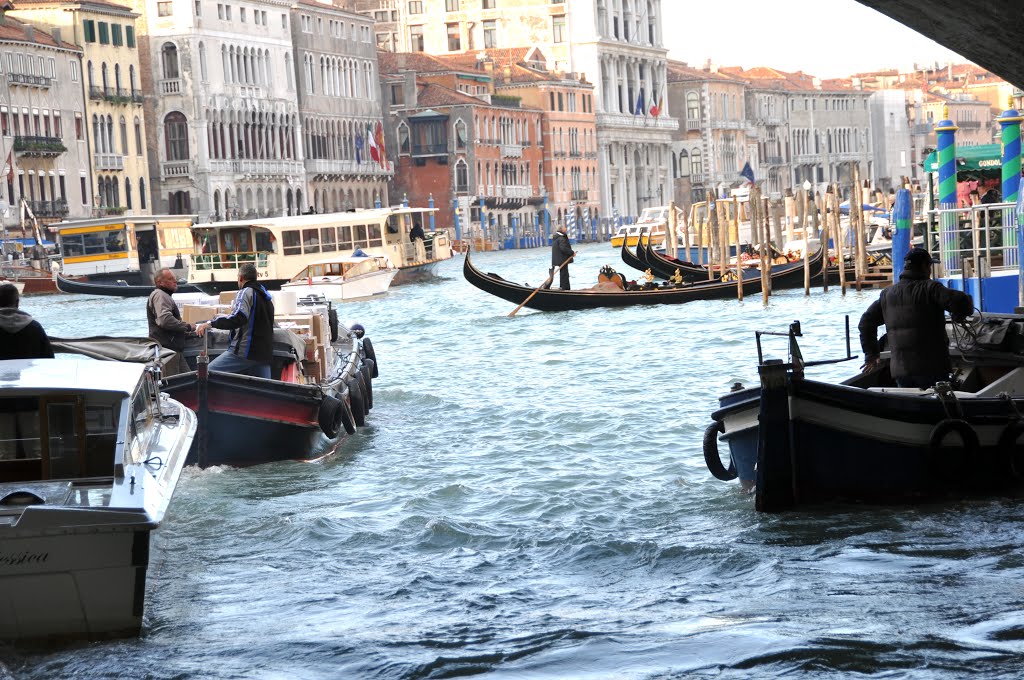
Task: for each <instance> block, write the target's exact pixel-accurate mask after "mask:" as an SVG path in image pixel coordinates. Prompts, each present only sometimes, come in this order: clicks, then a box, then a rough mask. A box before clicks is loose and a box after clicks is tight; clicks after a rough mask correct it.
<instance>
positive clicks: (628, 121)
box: [597, 113, 679, 130]
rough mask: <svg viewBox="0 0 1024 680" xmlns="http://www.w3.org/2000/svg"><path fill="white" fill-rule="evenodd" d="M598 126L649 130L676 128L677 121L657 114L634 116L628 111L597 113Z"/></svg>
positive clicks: (677, 125) (677, 126) (677, 127)
mask: <svg viewBox="0 0 1024 680" xmlns="http://www.w3.org/2000/svg"><path fill="white" fill-rule="evenodd" d="M597 125H598V127H607V128H632V129H634V130H635V129H644V128H647V129H649V130H678V129H679V121H678V120H677V119H675V118H668V117H665V116H659V117H657V118H654V117H653V116H634V115H630V114H628V113H599V114H597Z"/></svg>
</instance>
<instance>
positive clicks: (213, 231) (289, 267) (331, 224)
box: [188, 207, 447, 292]
mask: <svg viewBox="0 0 1024 680" xmlns="http://www.w3.org/2000/svg"><path fill="white" fill-rule="evenodd" d="M432 212H436V209H429V208H406V207H392V208H373V209H367V210H356V211H352V212H343V213H327V214H323V215H316V214H313V215H295V216H290V217H269V218H262V219H255V220H235V221H231V222H212V223H209V224H197V225H194V226H193V227H192V235H193V241H194V243H195V247H194V250H193V253H192V255H191V264H190V268H189V278H188V280H189V283H193V284H195V285H198V286H199V287H200V288H203V289H204V290H207V289H208V288H209V289H210V290H207V292H212V291H216V290H218V286H221V287H222V286H223V285H228V286H232V287H233V286H234V285H235V282H236V276H237V272H238V268H239V267H240V266H241V265H242V264H244V263H246V262H253V263H255V264H256V269H257V271H258V272H259V276H260V279H261V280H262V281H263V283H264V285H268V286H269V287H277V286H280V285H281V284H282V283H285V282H287V281H290V280H292V279H294V278H296V277H301V272H302V271H304V270H305V269H306V267H308V266H310V265H311V264H315V263H319V262H321V261H322V260H324V259H325V256H331V255H333V254H336V253H337V254H343V253H352V252H354V251H356V250H362V251H364V252H365V253H367V254H369V255H381V256H386V257H387V258H388V259H389V260H390V261H391V262H393V263H396V265H397V266H399V267H401V266H403V265H404V264H407V263H413V262H422V261H425V260H429V259H430V258H431V256H432V249H433V244H434V242H435V240H437V239H442V240H444V242H445V244H447V237H446V235H444V234H443V232H434V233H431V232H427V240H426V241H421V240H418V239H417V240H413V239H411V238H410V236H409V233H410V231H411V230H412V228H413V226H414V225H419V226H420V227H425V226H427V225H428V224H429V221H430V214H431V213H432ZM445 257H447V253H446V254H445ZM211 284H212V285H211Z"/></svg>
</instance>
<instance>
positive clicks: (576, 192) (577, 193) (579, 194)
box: [572, 189, 589, 201]
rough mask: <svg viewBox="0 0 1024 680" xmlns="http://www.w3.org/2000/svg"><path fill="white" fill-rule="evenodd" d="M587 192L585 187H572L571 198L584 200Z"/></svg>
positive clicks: (586, 197)
mask: <svg viewBox="0 0 1024 680" xmlns="http://www.w3.org/2000/svg"><path fill="white" fill-rule="evenodd" d="M588 194H589V192H588V191H587V190H586V189H573V190H572V200H574V201H586V200H587V199H588Z"/></svg>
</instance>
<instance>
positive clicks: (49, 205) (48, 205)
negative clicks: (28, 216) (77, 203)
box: [28, 198, 68, 217]
mask: <svg viewBox="0 0 1024 680" xmlns="http://www.w3.org/2000/svg"><path fill="white" fill-rule="evenodd" d="M28 207H29V208H31V209H32V212H33V214H35V215H36V216H38V217H64V216H65V215H67V214H68V202H67V201H66V200H64V199H63V198H59V199H57V200H55V201H29V202H28Z"/></svg>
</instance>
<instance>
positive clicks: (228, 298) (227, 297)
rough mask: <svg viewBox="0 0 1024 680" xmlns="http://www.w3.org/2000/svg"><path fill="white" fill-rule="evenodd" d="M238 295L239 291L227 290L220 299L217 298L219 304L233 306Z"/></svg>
mask: <svg viewBox="0 0 1024 680" xmlns="http://www.w3.org/2000/svg"><path fill="white" fill-rule="evenodd" d="M237 295H238V291H237V290H225V291H222V292H221V294H220V297H218V298H217V304H221V305H231V304H234V303H235V296H237Z"/></svg>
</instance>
